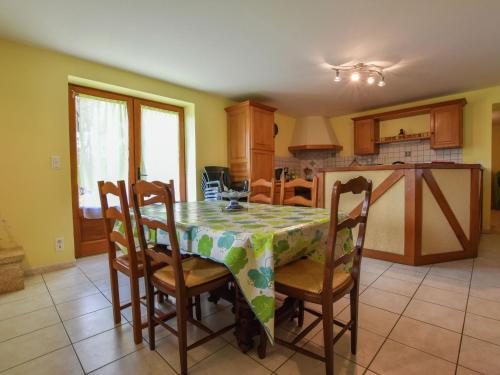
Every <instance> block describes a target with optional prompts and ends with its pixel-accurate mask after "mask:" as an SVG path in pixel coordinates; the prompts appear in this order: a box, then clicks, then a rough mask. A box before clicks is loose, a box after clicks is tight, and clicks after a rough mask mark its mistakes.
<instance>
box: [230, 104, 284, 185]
mask: <svg viewBox="0 0 500 375" xmlns="http://www.w3.org/2000/svg"><path fill="white" fill-rule="evenodd" d="M274 111H276V109H275V108H272V107H268V106H265V105H263V104H260V103H256V102H252V101H250V100H247V101H245V102H242V103H238V104H235V105H233V106H231V107H228V108H226V112H227V133H228V159H229V170H230V174H231V178H232V179H233V181H234V182H241V181H244V180H250V179H251V180H257V179H259V178H264V179H266V180H270V179H271V178H272V177H274Z"/></svg>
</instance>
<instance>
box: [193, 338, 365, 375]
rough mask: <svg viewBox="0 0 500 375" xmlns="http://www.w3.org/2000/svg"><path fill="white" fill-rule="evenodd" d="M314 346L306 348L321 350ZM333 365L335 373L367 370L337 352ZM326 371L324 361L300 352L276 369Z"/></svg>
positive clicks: (315, 374)
mask: <svg viewBox="0 0 500 375" xmlns="http://www.w3.org/2000/svg"><path fill="white" fill-rule="evenodd" d="M313 346H314V344H307V345H306V348H307V349H308V350H312V351H314V352H318V351H321V350H320V348H319V347H316V348H313ZM201 365H203V363H201V364H200V366H201ZM333 366H334V373H335V375H361V374H363V372H364V371H365V369H364V368H363V367H362V366H359V365H357V364H355V363H354V362H351V361H349V360H347V359H345V358H342V357H341V356H339V355H336V354H335V356H334V359H333ZM324 373H325V364H324V362H321V361H318V360H316V359H313V358H311V357H308V356H305V355H303V354H300V353H295V354H294V355H293V356H292V357H290V359H289V360H288V361H286V362H285V364H284V365H283V366H281V367H280V368H279V369H278V370H277V371H276V374H278V375H303V374H307V375H324Z"/></svg>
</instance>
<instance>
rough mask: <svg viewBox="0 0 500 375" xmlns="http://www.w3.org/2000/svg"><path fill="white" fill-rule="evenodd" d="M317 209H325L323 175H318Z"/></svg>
mask: <svg viewBox="0 0 500 375" xmlns="http://www.w3.org/2000/svg"><path fill="white" fill-rule="evenodd" d="M317 176H318V197H317V199H318V207H319V208H325V194H326V191H325V174H324V173H318V174H317Z"/></svg>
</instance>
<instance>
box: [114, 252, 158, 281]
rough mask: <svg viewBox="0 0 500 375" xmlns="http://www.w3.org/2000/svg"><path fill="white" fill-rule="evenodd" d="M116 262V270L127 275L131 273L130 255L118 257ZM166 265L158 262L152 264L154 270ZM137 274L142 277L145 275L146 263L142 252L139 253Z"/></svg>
mask: <svg viewBox="0 0 500 375" xmlns="http://www.w3.org/2000/svg"><path fill="white" fill-rule="evenodd" d="M114 262H115V264H116V266H117V267H116V268H117V269H118V270H119V271H121V272H124V273H126V274H129V273H130V259H129V256H128V254H125V255H120V256H118V257H116V259H115V261H114ZM164 265H165V263H157V262H153V263H152V264H151V266H152V267H153V269H158V268H161V267H162V266H164ZM137 272H138V274H139V275H142V274H143V273H144V261H143V256H142V253H141V252H137Z"/></svg>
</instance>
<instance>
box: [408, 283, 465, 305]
mask: <svg viewBox="0 0 500 375" xmlns="http://www.w3.org/2000/svg"><path fill="white" fill-rule="evenodd" d="M414 298H415V299H419V300H422V301H426V302H431V303H435V304H437V305H443V306H447V307H451V308H453V309H456V310H462V311H465V308H466V306H467V294H462V293H455V292H450V291H448V290H444V289H438V288H433V287H431V286H427V285H421V286H420V288H418V290H417V293H415V296H414Z"/></svg>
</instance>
